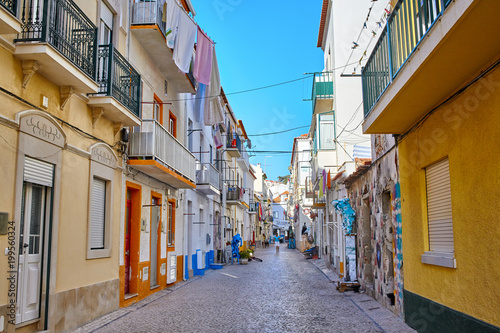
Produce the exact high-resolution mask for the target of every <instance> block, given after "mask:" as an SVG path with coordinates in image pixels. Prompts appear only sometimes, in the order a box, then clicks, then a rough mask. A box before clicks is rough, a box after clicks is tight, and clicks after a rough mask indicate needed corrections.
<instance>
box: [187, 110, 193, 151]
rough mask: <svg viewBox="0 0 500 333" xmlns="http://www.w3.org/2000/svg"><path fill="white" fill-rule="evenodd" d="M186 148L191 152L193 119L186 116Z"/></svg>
mask: <svg viewBox="0 0 500 333" xmlns="http://www.w3.org/2000/svg"><path fill="white" fill-rule="evenodd" d="M187 135H188V149H189V151H190V152H193V135H194V134H193V121H192V120H191V119H189V118H188V133H187Z"/></svg>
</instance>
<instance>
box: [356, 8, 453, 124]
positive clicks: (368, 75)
mask: <svg viewBox="0 0 500 333" xmlns="http://www.w3.org/2000/svg"><path fill="white" fill-rule="evenodd" d="M450 2H451V0H401V1H399V2H398V3H397V5H396V6H395V7H394V10H393V12H392V14H391V16H390V17H389V18H388V20H387V25H386V27H385V29H384V30H383V32H382V33H381V35H380V37H379V40H378V42H377V44H376V45H375V48H374V49H373V52H372V54H371V56H370V58H369V59H368V61H367V63H366V65H365V67H364V68H363V72H362V81H363V101H364V112H365V117H366V116H367V115H368V114H369V112H370V110H371V109H372V107H373V106H374V105H375V103H376V102H377V101H378V99H379V98H380V96H382V94H383V93H384V91H385V89H386V88H387V86H388V85H389V84H390V83H391V82H392V80H394V78H395V77H396V76H397V74H398V72H399V71H400V70H401V68H402V67H403V66H404V64H405V63H406V61H407V60H408V58H409V57H410V56H411V55H412V53H413V52H414V51H415V49H416V48H417V46H418V45H419V43H420V42H421V41H422V39H423V38H424V36H425V35H426V34H427V32H428V31H429V30H430V29H431V28H432V26H433V25H434V23H435V22H436V21H437V19H438V18H439V17H441V16H442V15H443V12H444V11H445V9H446V7H447V6H448V5H449V3H450Z"/></svg>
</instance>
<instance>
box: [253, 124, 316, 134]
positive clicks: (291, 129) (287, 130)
mask: <svg viewBox="0 0 500 333" xmlns="http://www.w3.org/2000/svg"><path fill="white" fill-rule="evenodd" d="M310 126H311V125H304V126H299V127H294V128H290V129H286V130H283V131H279V132H270V133H261V134H248V135H247V136H265V135H274V134H280V133H285V132H290V131H293V130H296V129H299V128H305V127H310Z"/></svg>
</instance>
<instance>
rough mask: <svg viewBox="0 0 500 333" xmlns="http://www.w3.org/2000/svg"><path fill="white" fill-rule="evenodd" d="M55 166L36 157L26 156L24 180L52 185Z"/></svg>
mask: <svg viewBox="0 0 500 333" xmlns="http://www.w3.org/2000/svg"><path fill="white" fill-rule="evenodd" d="M53 179H54V166H53V165H52V164H50V163H47V162H42V161H39V160H36V159H34V158H31V157H28V156H25V157H24V181H25V182H29V183H33V184H38V185H43V186H48V187H52V182H53Z"/></svg>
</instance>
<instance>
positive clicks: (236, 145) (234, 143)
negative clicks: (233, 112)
mask: <svg viewBox="0 0 500 333" xmlns="http://www.w3.org/2000/svg"><path fill="white" fill-rule="evenodd" d="M226 148H228V149H238V151H239V152H240V154H241V139H240V136H239V135H238V134H234V133H233V134H231V133H230V134H229V135H228V136H227V145H226Z"/></svg>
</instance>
